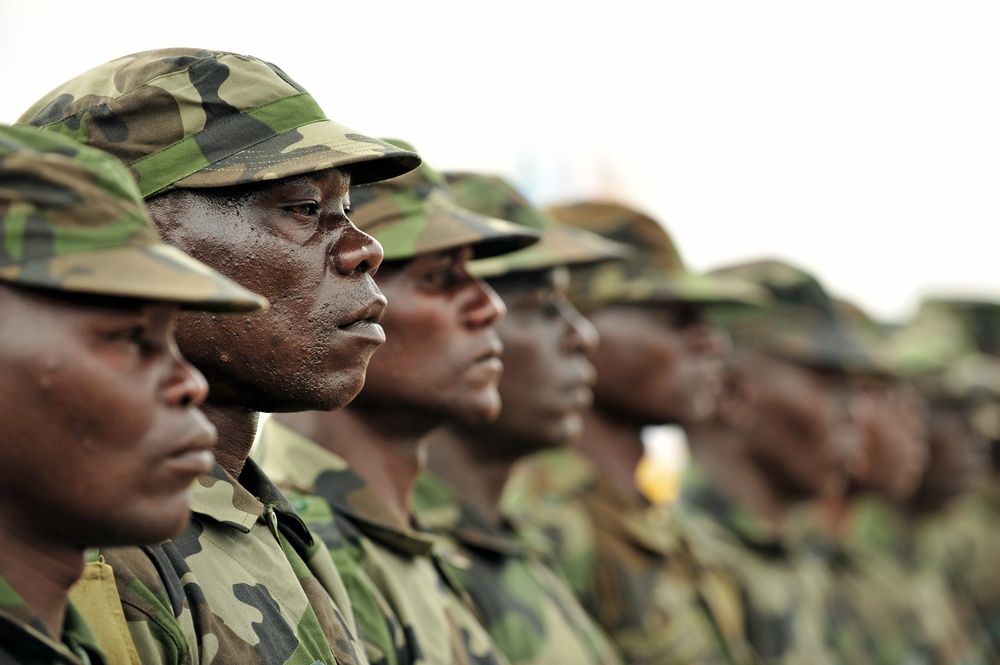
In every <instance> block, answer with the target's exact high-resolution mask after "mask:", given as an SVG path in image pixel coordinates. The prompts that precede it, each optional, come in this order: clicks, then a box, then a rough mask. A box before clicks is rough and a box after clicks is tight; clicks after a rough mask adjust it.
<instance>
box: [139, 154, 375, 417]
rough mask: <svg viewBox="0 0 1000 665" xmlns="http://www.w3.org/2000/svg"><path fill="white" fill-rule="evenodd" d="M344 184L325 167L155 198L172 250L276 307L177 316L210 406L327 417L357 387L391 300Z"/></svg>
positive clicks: (342, 175) (154, 210) (156, 215)
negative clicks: (323, 413)
mask: <svg viewBox="0 0 1000 665" xmlns="http://www.w3.org/2000/svg"><path fill="white" fill-rule="evenodd" d="M349 185H350V175H349V174H348V173H346V172H345V171H342V170H340V169H328V170H325V171H317V172H315V173H311V174H308V175H303V176H295V177H291V178H285V179H282V180H276V181H273V182H268V183H254V184H250V185H244V186H239V187H232V188H224V189H221V188H220V189H218V190H216V189H197V190H174V191H172V192H168V193H167V194H164V195H161V196H158V197H154V198H153V199H151V200H150V201H149V207H150V212H151V214H152V216H153V219H154V221H155V222H156V224H157V226H158V227H159V229H160V232H161V234H162V235H163V237H164V238H165V240H166V241H167V242H168V243H170V244H172V245H174V246H176V247H179V248H180V249H182V250H184V251H185V252H187V253H188V254H190V255H192V256H194V257H195V258H197V259H199V260H201V261H202V262H204V263H207V264H208V265H210V266H211V267H213V268H215V269H216V270H218V271H219V272H221V273H223V274H224V275H226V276H227V277H229V278H231V279H233V280H234V281H236V282H239V283H240V284H241V285H243V286H245V287H246V288H248V289H250V290H251V291H255V292H257V293H259V294H262V295H264V296H265V297H267V299H268V300H269V301H270V303H271V307H270V309H269V310H268V311H266V312H264V313H263V314H255V315H248V316H222V317H220V316H213V317H206V316H200V315H186V314H185V315H182V316H181V317H180V319H179V321H178V326H177V339H178V343H179V344H180V347H181V350H182V351H183V353H184V355H185V356H186V357H187V358H189V359H190V360H191V362H192V363H194V364H195V365H196V366H197V367H198V368H199V369H200V370H201V371H202V372H203V373H204V374H205V376H206V377H207V378H208V381H209V384H210V385H211V386H212V394H211V403H212V404H217V405H232V406H241V407H246V408H248V409H251V410H255V411H266V412H272V413H273V412H280V411H302V410H310V409H315V410H321V411H328V410H332V409H335V408H339V407H341V406H343V405H344V404H346V403H347V402H349V401H350V400H351V399H352V398H353V397H354V396H355V395H356V394H357V393H358V391H359V390H361V387H362V386H363V385H364V381H365V369H366V368H367V366H368V360H369V358H370V357H371V355H372V353H373V352H374V351H375V349H376V348H377V347H378V346H379V345H380V344H381V343H382V342H383V341H384V339H385V338H384V334H383V331H382V328H381V327H380V326H379V324H378V322H379V320H380V319H381V317H382V315H383V313H384V310H385V299H384V298H383V296H382V295H381V293H379V290H378V287H377V286H376V285H375V280H374V279H373V277H372V275H373V273H374V272H375V271H376V270H377V269H378V266H379V264H380V263H381V261H382V248H381V246H380V245H379V244H378V243H377V242H376V241H375V240H374V239H373V238H372V237H371V236H369V235H367V234H365V233H362V232H361V231H360V230H358V228H357V227H355V226H354V224H353V223H352V222H351V221H350V219H348V217H347V213H346V212H345V211H346V210H347V208H348V207H349V198H348V188H349Z"/></svg>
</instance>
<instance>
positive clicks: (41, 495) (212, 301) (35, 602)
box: [0, 127, 266, 665]
mask: <svg viewBox="0 0 1000 665" xmlns="http://www.w3.org/2000/svg"><path fill="white" fill-rule="evenodd" d="M0 238H2V242H0V338H2V339H3V344H2V345H0V366H2V368H3V369H2V371H0V395H2V399H0V404H3V405H4V408H5V409H6V412H5V414H4V417H3V418H0V441H2V442H3V443H2V444H0V445H2V446H3V463H2V464H0V506H2V507H0V515H2V517H0V534H2V536H0V662H4V663H14V662H16V663H70V664H73V665H82V664H83V663H94V664H97V663H103V662H105V659H104V654H103V653H102V650H101V649H100V647H99V646H98V644H97V642H96V639H95V637H94V635H93V634H91V632H90V630H89V629H88V627H87V625H86V623H84V621H83V619H82V617H81V615H80V613H79V612H78V610H77V608H76V607H75V606H74V604H73V603H71V602H68V601H67V595H68V590H69V587H70V585H71V584H73V582H74V581H76V579H77V578H78V577H80V575H81V573H82V572H83V570H84V549H85V548H88V547H95V546H104V545H121V544H132V543H135V544H140V543H152V542H157V541H160V540H163V539H164V538H169V537H171V536H173V535H175V534H177V533H178V532H179V531H180V530H181V529H182V528H183V526H184V523H185V522H186V521H187V517H188V510H189V504H190V499H191V492H190V488H191V483H192V482H193V481H194V479H195V477H196V476H197V475H198V474H199V473H204V472H206V471H207V470H208V469H210V468H211V466H212V452H211V449H212V444H213V443H214V441H215V429H214V428H213V427H212V425H211V424H210V423H209V422H208V420H207V419H206V418H205V417H204V415H203V414H202V413H201V412H200V411H199V410H198V405H199V404H201V402H202V401H203V400H204V399H205V396H206V394H207V390H208V386H207V384H206V382H205V380H204V378H203V377H202V376H201V374H200V373H199V372H198V371H197V370H196V369H194V368H193V367H192V366H191V365H189V364H188V363H187V361H185V360H184V359H183V358H182V357H181V355H180V353H179V352H178V350H177V346H176V344H175V342H174V337H173V325H174V319H175V316H176V314H177V312H178V310H179V308H185V309H196V310H197V309H200V310H207V311H214V312H226V311H234V312H235V311H243V312H248V311H253V310H257V309H260V308H261V307H263V306H265V305H266V303H265V301H264V300H263V299H262V298H260V297H258V296H256V295H255V294H252V293H250V292H249V291H246V290H245V289H243V288H241V287H239V286H237V285H236V284H234V283H232V282H230V281H229V280H227V279H225V278H224V277H222V276H221V275H219V274H218V273H216V272H214V271H213V270H211V269H209V268H208V267H207V266H204V265H202V264H200V263H198V262H197V261H194V260H192V259H191V258H189V257H187V256H185V255H184V254H183V253H181V252H179V251H178V250H176V249H174V248H172V247H168V246H167V245H164V244H163V243H162V242H161V241H160V239H159V237H158V236H157V233H156V229H155V227H154V226H153V224H152V222H151V221H150V219H149V216H148V215H147V213H146V210H145V206H144V205H143V203H142V197H141V196H140V195H139V192H138V191H137V190H136V187H135V183H133V181H132V178H131V177H130V176H129V174H128V172H127V171H126V170H125V169H124V167H122V165H121V164H120V163H119V162H118V160H116V159H114V158H113V157H111V156H109V155H106V154H103V153H101V152H100V151H98V150H94V149H92V148H87V147H86V146H82V145H80V144H78V143H76V142H75V141H71V140H69V139H66V138H63V137H59V136H55V135H51V134H47V133H41V132H37V131H34V130H32V129H26V128H17V127H0ZM111 412H113V413H116V414H118V417H114V418H109V417H107V414H108V413H111ZM95 565H96V564H95Z"/></svg>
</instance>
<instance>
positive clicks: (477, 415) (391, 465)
mask: <svg viewBox="0 0 1000 665" xmlns="http://www.w3.org/2000/svg"><path fill="white" fill-rule="evenodd" d="M471 256H472V251H471V249H470V248H468V247H462V248H459V249H453V250H446V251H441V252H432V253H427V254H421V255H418V256H417V257H415V258H413V259H410V260H408V261H403V262H394V263H393V264H391V265H386V266H384V267H383V269H382V270H381V271H380V272H379V275H378V284H379V288H381V289H382V292H383V293H385V295H386V297H387V298H388V299H389V301H390V302H391V303H392V305H391V307H390V308H389V311H388V313H387V314H386V317H385V319H384V321H383V325H384V326H385V332H386V344H385V346H384V347H383V348H382V349H381V350H380V351H379V352H378V353H377V354H375V356H374V357H373V358H372V362H371V365H370V367H369V375H368V381H367V383H366V384H365V387H364V390H362V391H361V393H360V394H359V395H358V398H357V399H356V400H355V401H354V402H352V403H351V404H350V406H348V407H347V408H345V409H341V410H340V411H336V412H318V411H311V412H305V413H292V414H280V415H277V416H275V417H276V418H277V419H278V420H279V421H281V422H283V423H285V424H286V425H288V426H290V427H292V428H293V429H295V430H297V431H299V432H300V433H302V434H303V435H304V436H307V437H309V438H310V439H311V440H313V441H315V442H316V443H318V444H319V445H321V446H323V447H325V448H327V449H328V450H331V451H332V452H334V453H336V454H337V455H339V456H341V457H343V458H344V459H346V460H347V461H348V463H349V464H350V465H351V467H352V469H353V470H354V471H355V472H356V473H358V475H360V476H361V477H362V478H364V480H365V481H366V482H367V483H368V484H369V485H370V486H371V487H372V488H374V489H376V490H377V491H379V493H380V495H381V497H382V499H383V500H384V501H385V502H386V505H387V506H388V507H389V509H390V510H392V511H393V512H394V513H395V515H396V517H397V519H398V520H399V521H400V522H401V523H409V521H410V516H411V496H412V493H413V486H414V483H415V482H416V478H417V475H418V474H419V473H420V471H421V470H422V469H423V468H424V463H425V460H426V443H425V442H423V441H422V439H423V438H424V437H425V435H426V434H427V433H428V432H430V431H431V430H432V429H434V428H436V427H439V426H440V425H442V424H444V423H445V422H448V421H450V420H453V419H457V420H460V421H463V422H467V423H481V422H487V421H490V420H492V419H494V418H496V417H497V415H498V414H499V411H500V396H499V393H498V392H497V383H498V381H499V379H500V374H501V371H502V369H503V365H502V363H501V361H500V354H501V352H502V346H501V344H500V339H499V337H498V336H497V334H496V330H495V326H496V324H497V322H498V321H499V320H500V319H501V318H502V317H503V315H504V312H505V308H504V305H503V302H502V301H501V300H500V299H499V298H498V297H497V295H496V293H495V292H494V291H493V289H491V288H490V287H489V286H488V285H487V284H486V283H485V282H483V281H482V280H480V279H477V278H474V277H472V276H470V275H469V273H468V272H467V271H466V267H465V264H466V262H467V261H468V260H469V259H470V258H471Z"/></svg>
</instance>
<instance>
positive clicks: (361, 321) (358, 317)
mask: <svg viewBox="0 0 1000 665" xmlns="http://www.w3.org/2000/svg"><path fill="white" fill-rule="evenodd" d="M385 310H386V299H385V296H382V295H381V294H379V296H378V297H376V298H374V299H372V301H371V302H369V303H368V304H367V305H366V306H365V307H362V308H361V309H358V310H357V311H355V312H353V313H352V314H351V315H350V316H349V317H348V321H347V322H346V323H343V324H341V325H339V326H337V328H338V329H339V330H343V331H344V332H348V333H351V334H354V335H358V336H361V337H367V338H369V339H371V340H372V341H375V342H378V343H379V344H381V343H382V342H384V341H385V331H384V330H383V329H382V326H381V325H379V323H380V322H381V321H382V317H384V316H385Z"/></svg>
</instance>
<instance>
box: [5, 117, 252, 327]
mask: <svg viewBox="0 0 1000 665" xmlns="http://www.w3.org/2000/svg"><path fill="white" fill-rule="evenodd" d="M0 281H4V282H10V283H13V284H17V285H23V286H30V287H39V288H45V289H54V290H58V291H72V292H80V293H92V294H98V295H109V296H117V297H125V298H139V299H143V300H163V301H168V302H175V303H178V304H180V305H181V306H183V307H186V308H188V309H200V310H208V311H219V312H223V311H234V312H248V311H253V310H258V309H263V308H264V307H266V306H267V301H266V300H265V299H264V298H262V297H260V296H258V295H257V294H255V293H251V292H250V291H247V290H246V289H244V288H243V287H241V286H239V285H238V284H236V283H234V282H232V281H230V280H228V279H226V278H225V277H223V276H222V275H220V274H219V273H217V272H215V271H214V270H212V269H211V268H209V267H208V266H206V265H204V264H202V263H200V262H198V261H196V260H195V259H193V258H191V257H189V256H188V255H187V254H184V253H183V252H181V251H180V250H178V249H176V248H174V247H170V246H168V245H166V244H164V243H163V242H161V241H160V237H159V235H158V234H157V232H156V227H155V226H153V222H152V220H150V218H149V216H148V214H147V212H146V206H145V204H144V203H143V201H142V197H141V196H140V195H139V191H138V190H137V189H136V185H135V181H134V180H133V179H132V178H131V176H130V175H129V173H128V171H127V170H126V169H125V167H124V166H122V164H121V162H119V161H118V160H117V159H115V158H114V157H112V156H111V155H108V154H106V153H103V152H101V151H99V150H95V149H93V148H88V147H87V146H85V145H82V144H80V143H77V142H76V141H73V140H71V139H68V138H65V137H62V136H59V135H57V134H53V133H51V132H40V131H37V130H35V129H32V128H29V127H0Z"/></svg>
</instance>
